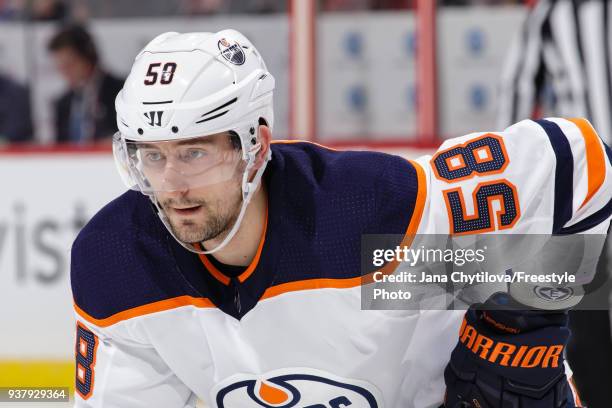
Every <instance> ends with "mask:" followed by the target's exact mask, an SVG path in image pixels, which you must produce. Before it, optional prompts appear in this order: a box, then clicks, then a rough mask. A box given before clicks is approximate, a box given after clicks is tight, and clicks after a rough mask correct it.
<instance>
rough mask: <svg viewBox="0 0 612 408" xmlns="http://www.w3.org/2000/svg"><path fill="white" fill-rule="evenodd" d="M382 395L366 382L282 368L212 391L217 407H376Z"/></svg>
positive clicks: (233, 380)
mask: <svg viewBox="0 0 612 408" xmlns="http://www.w3.org/2000/svg"><path fill="white" fill-rule="evenodd" d="M379 395H380V392H379V391H378V390H377V389H376V387H374V386H373V385H372V384H369V383H367V382H365V381H356V380H349V379H344V378H340V377H337V376H334V375H332V374H329V373H326V372H324V371H321V370H313V369H308V368H295V369H282V370H275V371H273V372H269V373H267V374H265V375H263V376H253V375H238V376H232V377H230V378H229V379H228V380H226V381H224V382H222V383H221V384H220V385H218V386H217V387H216V388H215V389H214V390H213V395H212V398H211V400H212V401H216V404H217V405H216V406H217V408H228V407H244V408H250V407H252V408H261V407H269V408H288V407H303V408H344V407H349V406H350V407H358V408H377V407H380V406H382V403H381V401H382V399H381V397H380V396H379Z"/></svg>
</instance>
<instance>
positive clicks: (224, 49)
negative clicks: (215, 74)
mask: <svg viewBox="0 0 612 408" xmlns="http://www.w3.org/2000/svg"><path fill="white" fill-rule="evenodd" d="M218 46H219V51H221V55H223V58H225V59H226V60H228V61H229V62H231V63H232V64H235V65H242V64H244V61H245V59H246V56H245V55H244V51H243V50H242V47H241V46H240V44H238V43H237V42H236V41H234V43H233V44H232V43H230V42H229V41H228V40H227V39H225V38H222V39H220V40H219V43H218Z"/></svg>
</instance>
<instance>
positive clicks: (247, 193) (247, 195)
mask: <svg viewBox="0 0 612 408" xmlns="http://www.w3.org/2000/svg"><path fill="white" fill-rule="evenodd" d="M258 150H259V149H254V150H252V153H257V151H258ZM254 157H255V154H253V156H252V157H250V158H249V164H248V165H247V167H246V169H245V170H244V173H243V174H242V205H241V207H240V213H238V217H237V218H236V221H235V222H234V225H233V226H232V229H231V230H230V231H229V233H228V234H227V235H226V237H225V238H224V239H223V241H222V242H221V243H220V244H219V245H218V246H216V247H215V248H213V249H211V250H208V251H204V250H201V249H199V248H197V247H196V246H195V245H193V244H191V243H187V242H184V241H182V240H180V239H179V238H178V237H177V236H176V235H175V234H174V232H173V230H172V226H171V225H170V221H169V220H168V217H167V216H166V213H165V212H164V211H163V209H162V208H161V206H160V205H159V203H158V202H157V200H155V199H154V197H151V199H152V201H153V203H154V204H155V207H157V210H158V211H159V218H160V219H161V220H162V222H163V223H164V225H165V226H166V229H167V230H168V232H170V234H171V235H172V236H173V237H174V239H176V240H177V241H178V243H179V244H181V245H182V246H183V247H184V248H185V249H187V250H189V251H191V252H195V253H197V254H202V255H208V254H212V253H215V252H217V251H219V250H221V249H222V248H224V247H225V246H226V245H227V244H228V243H229V242H230V240H231V239H232V238H233V237H234V235H236V233H237V232H238V229H239V228H240V224H241V223H242V219H243V218H244V214H245V213H246V209H247V206H248V205H249V203H250V202H251V199H252V198H253V195H254V194H255V192H256V191H257V187H258V186H259V184H260V182H261V177H262V176H263V173H264V171H265V169H266V164H267V162H268V160H269V159H270V157H271V150H268V155H267V157H266V160H265V161H264V163H263V164H262V166H261V167H260V168H259V169H257V171H256V172H255V175H254V176H253V180H252V181H251V182H249V171H250V170H251V168H252V167H253V165H254ZM199 244H200V247H201V248H204V242H200V243H199Z"/></svg>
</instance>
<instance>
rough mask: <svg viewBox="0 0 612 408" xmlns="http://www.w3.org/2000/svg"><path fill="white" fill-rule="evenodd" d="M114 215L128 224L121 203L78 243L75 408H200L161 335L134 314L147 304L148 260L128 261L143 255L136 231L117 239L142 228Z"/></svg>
mask: <svg viewBox="0 0 612 408" xmlns="http://www.w3.org/2000/svg"><path fill="white" fill-rule="evenodd" d="M103 211H104V210H103ZM109 214H110V215H111V216H112V217H114V218H115V219H119V221H120V222H117V221H116V222H115V224H116V225H119V226H120V225H122V224H127V222H125V221H124V220H125V217H123V218H121V214H122V212H121V211H117V207H116V206H115V207H114V208H113V211H112V212H108V211H107V212H106V215H104V214H103V215H104V216H103V217H101V216H100V213H99V214H98V215H96V217H94V218H93V219H92V220H91V221H90V222H89V224H88V225H87V226H85V228H84V229H83V230H82V231H81V233H80V234H79V236H78V237H77V239H76V240H75V242H74V244H73V246H72V253H71V265H70V275H71V276H70V281H71V282H70V283H71V286H72V296H73V300H74V309H75V316H76V338H75V354H74V356H75V360H74V361H75V401H76V403H75V407H77V408H98V407H105V408H106V407H109V408H110V407H117V408H118V407H121V408H139V407H142V408H145V407H169V408H187V407H189V408H191V407H195V396H194V394H193V392H192V391H191V390H190V389H189V388H188V387H187V386H186V385H185V384H184V383H183V382H182V381H181V379H180V378H179V377H178V376H177V375H176V374H175V373H174V372H173V371H172V369H171V368H170V367H169V365H168V364H167V363H166V361H165V360H164V359H163V358H162V356H161V355H160V354H159V353H158V351H157V350H156V348H155V347H154V346H153V340H154V339H151V338H150V336H149V334H148V333H147V332H146V330H145V329H144V328H142V326H141V325H140V324H139V323H138V320H137V319H129V317H130V316H132V313H131V311H133V310H134V306H135V305H139V304H140V303H137V301H138V300H139V298H140V297H142V294H141V293H140V292H139V290H143V288H147V287H149V286H150V285H151V284H150V282H149V281H147V279H146V275H145V274H142V273H140V272H139V270H138V268H137V266H138V265H142V264H143V263H144V262H146V261H147V260H142V259H140V260H139V262H132V263H128V260H129V259H131V258H136V255H134V253H133V249H130V247H129V244H130V239H131V238H132V236H129V237H128V239H126V240H121V239H119V238H118V237H121V236H125V235H128V234H130V233H131V234H135V232H134V231H132V230H130V229H128V228H125V229H123V230H121V229H118V228H114V226H112V227H111V225H112V223H111V221H113V218H112V217H110V216H109ZM117 214H119V215H117ZM101 225H104V226H106V227H104V228H102V227H101ZM158 262H159V261H158ZM129 301H132V302H133V303H127V302H129ZM122 302H123V303H122ZM177 347H180V345H177Z"/></svg>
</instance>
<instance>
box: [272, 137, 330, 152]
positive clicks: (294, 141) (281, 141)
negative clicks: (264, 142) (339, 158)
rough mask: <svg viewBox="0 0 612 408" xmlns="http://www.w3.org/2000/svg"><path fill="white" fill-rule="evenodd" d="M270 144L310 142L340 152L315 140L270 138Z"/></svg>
mask: <svg viewBox="0 0 612 408" xmlns="http://www.w3.org/2000/svg"><path fill="white" fill-rule="evenodd" d="M270 143H271V144H293V143H310V144H312V145H315V146H319V147H322V148H324V149H327V150H333V151H334V152H341V151H342V150H339V149H334V148H333V147H329V146H325V145H322V144H319V143H316V142H311V141H310V140H272V141H271V142H270Z"/></svg>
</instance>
